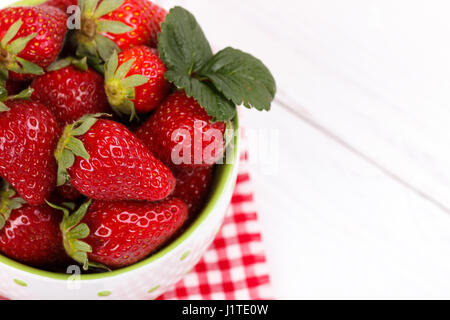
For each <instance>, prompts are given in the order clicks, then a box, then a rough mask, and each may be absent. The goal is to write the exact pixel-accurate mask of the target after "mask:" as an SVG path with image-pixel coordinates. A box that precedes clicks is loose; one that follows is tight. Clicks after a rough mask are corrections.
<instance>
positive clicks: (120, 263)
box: [61, 199, 188, 269]
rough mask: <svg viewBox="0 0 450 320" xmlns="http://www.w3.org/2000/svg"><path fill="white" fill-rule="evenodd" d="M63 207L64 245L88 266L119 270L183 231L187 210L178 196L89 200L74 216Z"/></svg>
mask: <svg viewBox="0 0 450 320" xmlns="http://www.w3.org/2000/svg"><path fill="white" fill-rule="evenodd" d="M61 209H62V210H63V211H64V216H65V218H64V221H63V223H62V230H63V236H64V247H65V249H66V252H67V253H68V255H69V256H71V257H72V258H73V259H74V260H75V261H77V262H79V263H81V264H82V265H83V266H84V268H85V269H88V267H89V266H93V267H99V266H100V265H103V266H106V267H108V268H111V269H117V268H121V267H126V266H129V265H131V264H133V263H136V262H138V261H140V260H142V259H144V258H146V257H147V256H148V255H150V254H151V253H152V252H154V251H155V250H157V249H159V248H160V247H161V246H162V245H164V244H165V243H166V241H167V240H169V239H170V238H171V237H172V236H173V235H174V234H175V233H176V232H177V231H178V230H180V228H181V227H182V226H183V224H184V222H185V221H186V219H187V211H188V210H187V206H186V204H185V203H184V202H183V201H181V200H178V199H173V200H166V201H164V202H159V203H145V202H132V201H128V202H106V201H96V200H94V201H92V203H91V200H90V201H88V202H87V203H85V204H84V205H82V206H81V207H80V208H79V209H78V210H77V211H76V212H74V213H73V214H72V215H69V213H68V210H65V209H64V208H61ZM81 240H82V241H81ZM89 260H90V261H89ZM99 264H100V265H99Z"/></svg>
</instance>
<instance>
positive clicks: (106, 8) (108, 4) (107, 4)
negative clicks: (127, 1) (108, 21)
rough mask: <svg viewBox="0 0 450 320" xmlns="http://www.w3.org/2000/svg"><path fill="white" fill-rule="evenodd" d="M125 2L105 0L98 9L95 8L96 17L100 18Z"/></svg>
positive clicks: (122, 0) (121, 0)
mask: <svg viewBox="0 0 450 320" xmlns="http://www.w3.org/2000/svg"><path fill="white" fill-rule="evenodd" d="M123 3H124V0H103V1H102V2H101V3H100V5H99V6H98V8H97V10H95V13H94V18H97V19H98V18H100V17H103V16H104V15H106V14H108V13H110V12H113V11H114V10H116V9H118V8H120V6H121V5H122V4H123Z"/></svg>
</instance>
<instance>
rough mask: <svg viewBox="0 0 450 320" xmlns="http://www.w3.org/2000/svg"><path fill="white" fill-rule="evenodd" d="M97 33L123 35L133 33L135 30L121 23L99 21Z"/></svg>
mask: <svg viewBox="0 0 450 320" xmlns="http://www.w3.org/2000/svg"><path fill="white" fill-rule="evenodd" d="M97 31H98V32H109V33H114V34H122V33H126V32H130V31H133V28H131V27H130V26H128V25H126V24H125V23H123V22H120V21H112V20H99V21H98V22H97Z"/></svg>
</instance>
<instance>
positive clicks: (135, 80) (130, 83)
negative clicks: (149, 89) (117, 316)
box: [121, 74, 149, 88]
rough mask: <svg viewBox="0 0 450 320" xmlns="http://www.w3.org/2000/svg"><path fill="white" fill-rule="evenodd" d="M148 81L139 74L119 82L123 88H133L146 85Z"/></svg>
mask: <svg viewBox="0 0 450 320" xmlns="http://www.w3.org/2000/svg"><path fill="white" fill-rule="evenodd" d="M148 81H149V79H148V78H147V77H145V76H142V75H140V74H134V75H132V76H129V77H128V78H125V79H123V80H122V81H121V84H122V86H124V87H125V88H135V87H139V86H142V85H144V84H146V83H147V82H148Z"/></svg>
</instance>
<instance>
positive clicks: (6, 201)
mask: <svg viewBox="0 0 450 320" xmlns="http://www.w3.org/2000/svg"><path fill="white" fill-rule="evenodd" d="M24 204H26V202H25V200H23V199H22V198H20V197H16V191H15V190H14V189H13V188H11V186H10V185H9V184H7V183H5V185H4V186H3V188H2V190H1V192H0V230H1V229H3V227H4V226H5V224H6V221H8V219H9V217H10V215H11V212H12V211H13V210H16V209H19V208H20V207H22V205H24Z"/></svg>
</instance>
